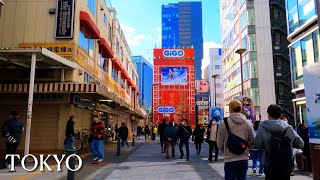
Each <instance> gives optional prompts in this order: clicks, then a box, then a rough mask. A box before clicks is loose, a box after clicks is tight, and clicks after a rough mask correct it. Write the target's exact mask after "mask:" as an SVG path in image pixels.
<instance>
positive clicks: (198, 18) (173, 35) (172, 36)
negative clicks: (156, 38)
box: [162, 2, 203, 80]
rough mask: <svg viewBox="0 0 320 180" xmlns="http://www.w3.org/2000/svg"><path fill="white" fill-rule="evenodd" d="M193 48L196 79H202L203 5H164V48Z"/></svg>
mask: <svg viewBox="0 0 320 180" xmlns="http://www.w3.org/2000/svg"><path fill="white" fill-rule="evenodd" d="M178 47H181V48H187V47H190V48H191V47H193V48H194V53H195V55H194V56H195V57H194V59H195V77H196V78H195V79H196V80H200V79H201V74H202V72H201V61H202V58H203V36H202V3H201V2H179V3H169V4H168V5H162V48H178Z"/></svg>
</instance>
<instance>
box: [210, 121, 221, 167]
mask: <svg viewBox="0 0 320 180" xmlns="http://www.w3.org/2000/svg"><path fill="white" fill-rule="evenodd" d="M218 128H219V125H218V124H217V119H216V118H215V117H213V118H212V119H211V121H210V123H209V125H208V130H207V138H208V144H209V157H208V160H209V161H212V156H213V154H212V153H213V147H214V160H215V161H218V156H219V148H218V144H217V136H218Z"/></svg>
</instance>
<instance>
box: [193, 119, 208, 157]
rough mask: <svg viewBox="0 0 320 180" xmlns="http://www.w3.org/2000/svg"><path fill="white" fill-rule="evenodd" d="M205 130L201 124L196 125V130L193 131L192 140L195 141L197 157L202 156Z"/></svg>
mask: <svg viewBox="0 0 320 180" xmlns="http://www.w3.org/2000/svg"><path fill="white" fill-rule="evenodd" d="M204 132H205V129H203V128H201V126H200V124H197V125H196V128H195V129H194V130H193V134H192V139H193V140H194V144H195V145H196V150H197V155H199V154H200V151H201V144H202V143H203V141H204V138H203V135H204Z"/></svg>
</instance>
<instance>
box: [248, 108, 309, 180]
mask: <svg viewBox="0 0 320 180" xmlns="http://www.w3.org/2000/svg"><path fill="white" fill-rule="evenodd" d="M267 113H268V119H269V120H267V121H262V122H261V123H260V125H259V129H258V132H257V135H256V137H255V140H254V146H255V148H258V149H263V150H264V151H265V153H264V154H263V158H262V159H263V160H264V161H263V165H264V172H265V175H266V180H273V179H283V180H287V179H290V175H291V170H292V169H291V168H292V167H291V160H292V148H297V149H302V148H303V146H304V142H303V140H302V139H301V138H300V136H299V135H298V134H297V133H296V132H295V130H294V129H293V128H292V126H290V125H289V124H288V123H287V122H285V121H283V120H281V119H280V117H281V113H282V108H281V106H279V105H276V104H271V105H270V106H269V107H268V109H267Z"/></svg>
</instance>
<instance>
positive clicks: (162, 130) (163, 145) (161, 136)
mask: <svg viewBox="0 0 320 180" xmlns="http://www.w3.org/2000/svg"><path fill="white" fill-rule="evenodd" d="M171 124H172V123H171ZM167 127H168V125H167V123H166V119H163V120H162V123H161V124H160V125H159V128H158V129H159V133H160V144H161V153H164V152H165V135H164V130H165V129H166V128H167Z"/></svg>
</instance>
